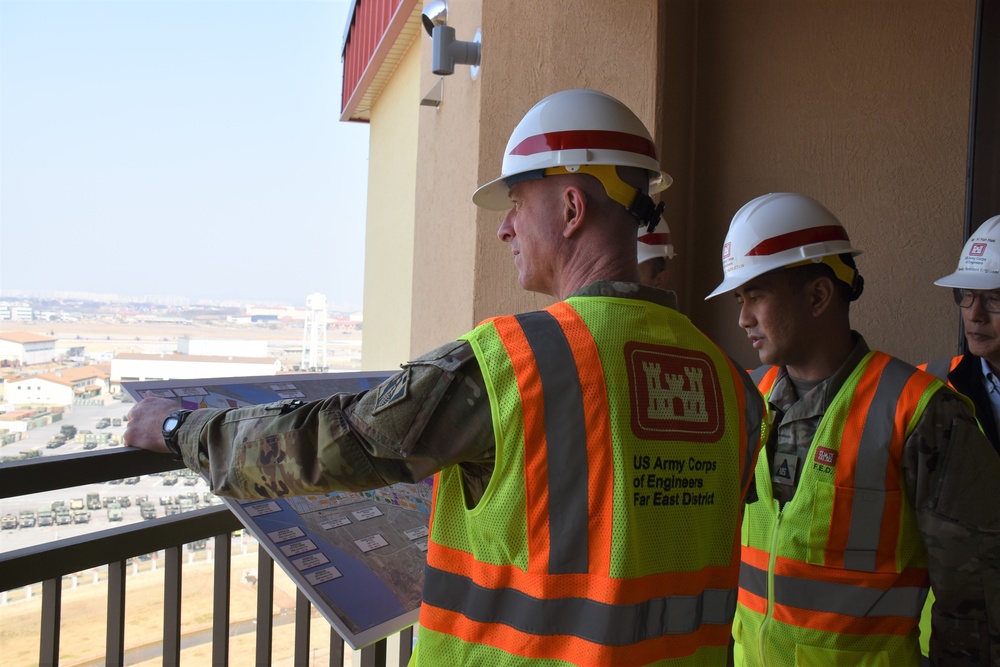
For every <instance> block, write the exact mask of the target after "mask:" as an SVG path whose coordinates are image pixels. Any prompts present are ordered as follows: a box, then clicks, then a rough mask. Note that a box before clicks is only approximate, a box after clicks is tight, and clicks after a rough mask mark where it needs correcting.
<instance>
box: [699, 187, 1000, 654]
mask: <svg viewBox="0 0 1000 667" xmlns="http://www.w3.org/2000/svg"><path fill="white" fill-rule="evenodd" d="M856 254H858V251H856V250H853V249H852V248H851V245H850V240H849V239H848V237H847V233H846V231H845V230H844V229H843V227H842V226H841V225H840V223H839V221H838V220H837V219H836V218H835V217H834V216H833V215H832V214H831V213H830V212H829V211H827V210H826V209H825V208H823V207H822V206H821V205H820V204H818V203H817V202H815V201H814V200H812V199H809V198H808V197H804V196H802V195H797V194H791V193H780V194H771V195H764V196H762V197H758V198H756V199H754V200H752V201H751V202H749V203H747V204H746V205H745V206H744V207H742V208H741V209H740V211H739V212H737V214H736V216H735V217H734V218H733V222H732V225H731V226H730V230H729V234H728V236H727V238H726V243H725V247H724V250H723V268H724V270H725V280H724V281H723V283H722V284H721V285H720V286H719V287H718V288H717V289H716V290H715V291H714V292H713V293H712V294H711V295H709V298H711V297H714V296H718V295H720V294H724V293H727V292H732V293H733V294H734V295H735V297H736V300H737V302H738V303H739V304H740V316H739V324H740V326H741V327H742V328H743V329H744V330H745V331H746V332H747V336H748V337H749V339H750V341H751V343H752V344H753V347H754V349H756V350H757V352H758V354H759V357H760V360H761V362H762V363H764V364H765V366H762V367H761V368H759V369H757V370H756V371H754V373H752V376H753V377H754V379H755V381H757V382H758V386H759V387H760V388H761V390H762V392H763V393H764V395H765V398H766V400H767V402H768V405H769V409H770V412H771V414H772V419H773V421H772V430H771V437H770V438H769V439H768V441H767V443H766V452H767V453H766V455H764V454H762V455H761V457H760V460H759V461H758V466H757V471H756V475H757V479H756V495H757V496H758V500H757V501H756V502H753V503H751V504H750V505H749V506H748V509H747V514H746V518H745V521H744V540H743V545H744V546H743V563H744V569H743V572H742V573H741V576H740V597H739V607H738V609H737V618H736V623H735V624H734V637H735V639H736V644H737V646H736V657H737V660H736V664H737V665H743V664H745V665H760V664H765V663H766V664H789V665H790V664H880V665H897V664H899V665H912V664H918V663H919V661H920V657H919V651H918V647H917V635H918V630H917V621H918V619H919V616H920V609H921V606H922V603H923V599H924V595H922V594H921V595H919V596H917V595H916V592H918V591H921V592H923V593H926V583H924V584H923V585H922V586H921V584H919V583H917V582H918V581H920V580H921V579H923V581H924V582H926V581H927V577H928V575H929V581H930V583H931V585H932V586H933V591H934V593H935V594H936V596H937V604H936V605H935V606H934V620H933V634H932V635H931V648H930V656H931V660H932V662H933V664H935V665H987V664H991V665H1000V503H998V502H997V496H996V489H997V481H998V480H1000V458H998V457H997V456H996V453H995V452H994V451H993V449H992V447H991V445H990V443H989V442H988V441H987V439H986V438H985V437H984V436H983V434H982V433H981V432H980V430H979V428H978V427H977V425H976V423H975V420H974V418H973V413H972V410H971V409H970V405H969V404H968V403H967V401H965V400H964V398H963V397H961V396H959V395H958V394H956V393H954V392H953V391H951V390H950V389H948V388H946V387H945V386H944V385H943V384H942V383H941V382H940V381H938V380H936V379H934V378H932V377H931V376H929V375H927V374H925V373H922V372H921V371H918V370H916V369H914V368H913V367H911V366H909V365H907V364H904V363H903V362H901V361H899V360H897V359H893V358H891V357H889V356H888V355H885V354H884V353H879V352H872V351H870V350H869V348H868V345H867V344H866V343H865V340H864V339H863V338H862V337H861V335H860V334H858V333H857V332H856V331H853V330H852V329H851V326H850V319H849V303H850V302H851V301H853V300H855V299H857V298H858V297H859V296H860V294H861V291H862V289H863V285H864V282H863V280H862V279H861V276H860V275H859V274H858V272H857V269H856V267H855V264H854V260H853V256H854V255H856ZM882 364H884V366H883V365H882ZM907 396H909V397H907ZM866 401H870V402H866ZM851 466H856V467H855V468H852V467H851ZM878 466H881V467H878ZM900 495H902V496H903V498H905V500H902V499H900V500H896V498H898V497H899V496H900ZM842 498H843V499H844V500H843V501H842V500H841V499H842ZM880 514H881V521H879V518H880ZM893 535H897V538H896V540H893V539H892V536H893ZM768 582H770V588H769V587H768ZM907 596H912V599H909V601H908V602H904V599H905V598H906V597H907Z"/></svg>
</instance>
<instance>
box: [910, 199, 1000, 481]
mask: <svg viewBox="0 0 1000 667" xmlns="http://www.w3.org/2000/svg"><path fill="white" fill-rule="evenodd" d="M934 284H935V285H941V286H942V287H950V288H952V291H953V292H954V296H955V303H956V304H958V306H959V308H960V309H961V313H962V324H963V325H964V328H965V341H966V343H967V344H968V347H969V351H968V353H966V354H963V355H960V356H957V357H954V358H953V359H941V360H939V361H932V362H930V363H929V364H926V370H927V371H928V372H929V373H931V374H933V375H936V376H937V377H939V378H941V379H942V380H945V381H946V382H948V383H949V384H950V385H951V386H952V387H954V388H955V389H956V390H957V391H958V392H960V393H962V394H965V395H966V396H968V397H969V399H970V400H971V401H972V403H973V405H975V407H976V418H977V419H978V420H979V424H980V426H982V428H983V433H985V434H986V437H987V438H989V440H990V442H991V443H993V448H994V449H996V450H997V452H998V453H1000V435H998V432H997V423H998V422H1000V215H997V216H994V217H992V218H990V219H989V220H987V221H986V222H984V223H983V224H982V225H981V226H980V227H979V229H977V230H976V232H975V233H974V234H973V235H972V236H971V237H970V238H969V240H968V241H967V242H966V244H965V247H964V248H962V256H961V257H960V258H959V260H958V268H957V269H955V272H954V273H950V274H948V275H947V276H945V277H943V278H941V279H939V280H936V281H934ZM998 483H1000V480H998Z"/></svg>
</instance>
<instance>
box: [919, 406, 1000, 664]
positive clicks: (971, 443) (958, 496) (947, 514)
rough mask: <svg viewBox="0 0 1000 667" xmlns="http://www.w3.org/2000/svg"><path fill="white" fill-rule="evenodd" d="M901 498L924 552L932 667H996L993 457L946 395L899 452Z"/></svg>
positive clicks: (999, 640)
mask: <svg viewBox="0 0 1000 667" xmlns="http://www.w3.org/2000/svg"><path fill="white" fill-rule="evenodd" d="M903 458H904V461H903V466H904V475H905V479H906V487H907V488H906V490H907V494H908V495H909V497H910V500H911V502H912V503H913V506H914V507H915V508H916V513H917V523H918V525H919V527H920V532H921V534H922V536H923V539H924V543H925V544H926V546H927V560H928V570H929V572H930V579H931V587H932V589H933V591H934V596H935V598H936V599H935V602H934V606H933V609H932V631H931V639H930V658H931V661H932V664H934V665H945V666H947V665H973V664H975V665H987V664H989V665H1000V502H998V499H997V493H998V489H1000V457H998V456H997V454H996V451H994V449H993V447H992V446H991V445H990V443H989V441H988V440H987V439H986V437H985V436H984V435H983V433H982V431H981V430H980V429H979V425H978V424H977V423H976V421H975V418H974V417H973V416H972V412H971V410H970V409H969V407H968V406H967V405H966V403H965V402H963V401H962V399H961V398H960V397H959V396H958V395H956V394H954V393H953V392H951V391H950V390H942V391H940V392H938V394H937V395H935V396H934V398H933V399H932V400H931V401H930V403H929V404H928V406H927V409H926V410H925V411H924V414H923V415H922V416H921V418H920V420H919V422H918V423H917V426H916V428H915V429H914V431H913V432H912V433H911V435H910V437H909V438H908V439H907V441H906V444H905V445H904V452H903Z"/></svg>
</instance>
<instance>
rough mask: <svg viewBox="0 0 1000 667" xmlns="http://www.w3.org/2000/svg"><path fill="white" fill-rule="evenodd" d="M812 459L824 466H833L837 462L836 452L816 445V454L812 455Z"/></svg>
mask: <svg viewBox="0 0 1000 667" xmlns="http://www.w3.org/2000/svg"><path fill="white" fill-rule="evenodd" d="M813 460H815V461H816V463H822V464H823V465H825V466H833V465H836V464H837V452H836V450H833V449H827V448H826V447H817V448H816V456H814V457H813Z"/></svg>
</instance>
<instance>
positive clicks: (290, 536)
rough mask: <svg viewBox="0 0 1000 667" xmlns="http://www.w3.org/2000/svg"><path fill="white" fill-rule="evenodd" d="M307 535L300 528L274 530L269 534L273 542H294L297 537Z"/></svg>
mask: <svg viewBox="0 0 1000 667" xmlns="http://www.w3.org/2000/svg"><path fill="white" fill-rule="evenodd" d="M305 535H306V534H305V533H303V532H302V529H301V528H299V527H298V526H292V527H291V528H282V529H281V530H274V531H271V532H270V533H268V534H267V536H268V537H270V538H271V541H272V542H287V541H288V540H294V539H295V538H296V537H305Z"/></svg>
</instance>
